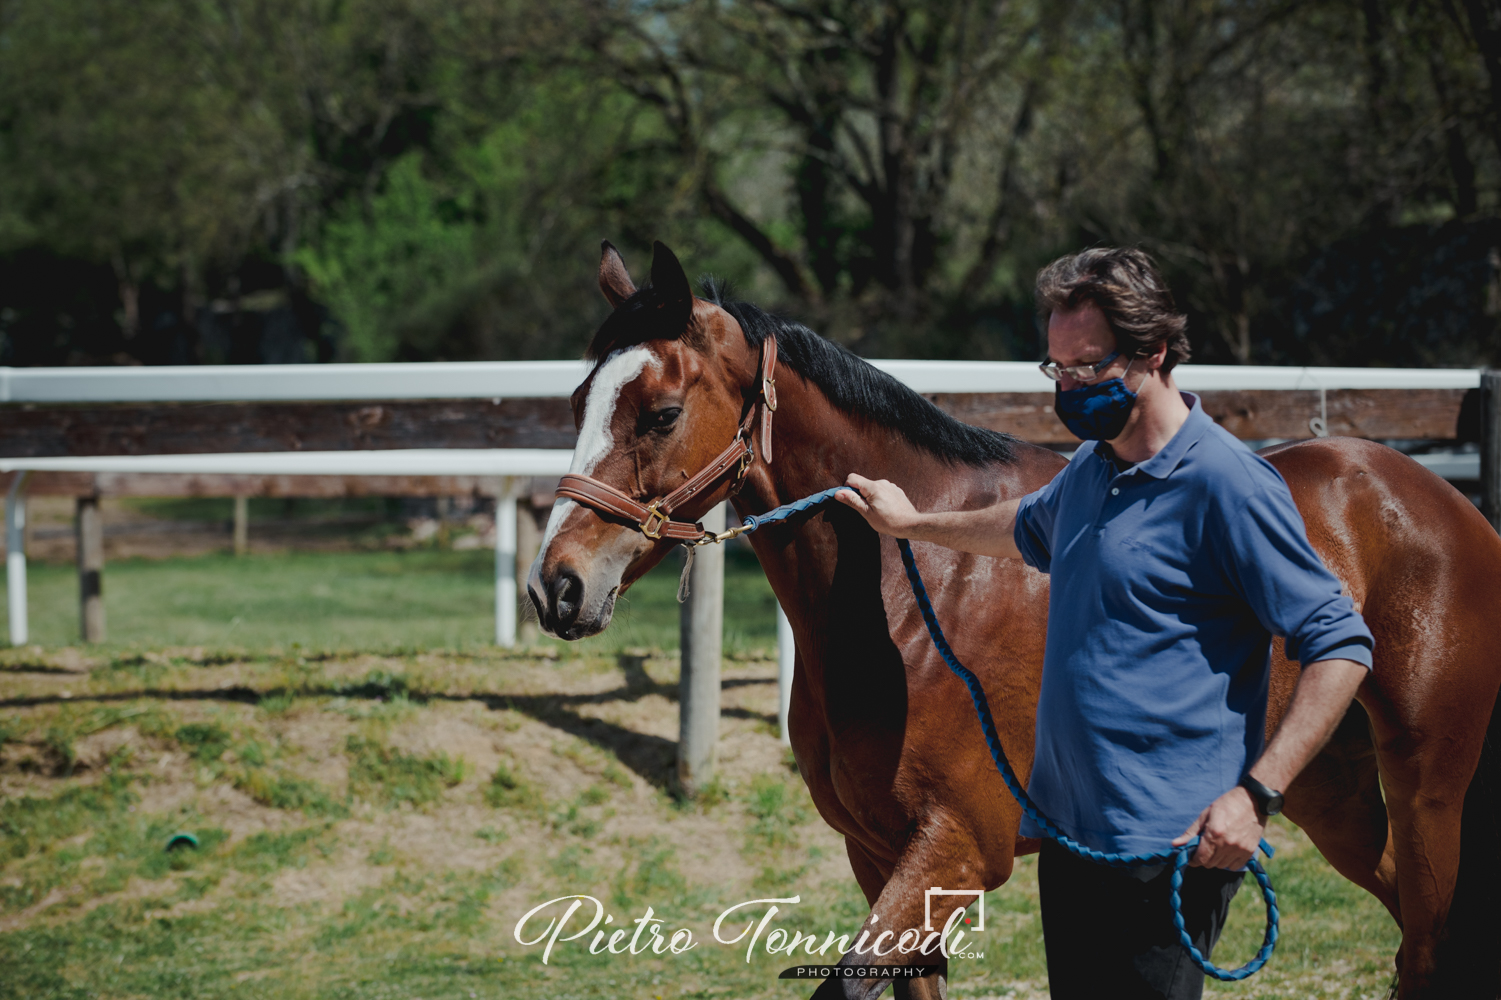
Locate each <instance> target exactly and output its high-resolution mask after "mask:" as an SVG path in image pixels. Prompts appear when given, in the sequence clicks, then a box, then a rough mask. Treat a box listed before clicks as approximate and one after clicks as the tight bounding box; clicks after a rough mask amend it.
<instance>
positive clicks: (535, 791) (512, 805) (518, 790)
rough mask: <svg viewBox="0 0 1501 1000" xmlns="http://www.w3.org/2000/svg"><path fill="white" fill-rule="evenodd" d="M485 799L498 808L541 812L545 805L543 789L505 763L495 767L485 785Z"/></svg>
mask: <svg viewBox="0 0 1501 1000" xmlns="http://www.w3.org/2000/svg"><path fill="white" fill-rule="evenodd" d="M485 801H486V802H488V803H489V804H490V805H491V806H493V807H494V808H496V809H515V810H518V811H521V812H540V811H541V810H542V809H543V808H544V807H545V801H544V799H543V797H542V791H541V789H539V788H537V787H536V786H535V785H533V784H532V783H531V782H529V781H525V780H523V779H522V778H521V777H519V776H518V775H517V774H516V772H515V771H513V770H511V768H510V767H508V766H507V765H505V764H501V765H499V766H498V767H496V769H495V773H494V774H492V775H491V776H490V782H489V784H487V785H486V786H485Z"/></svg>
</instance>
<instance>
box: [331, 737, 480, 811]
mask: <svg viewBox="0 0 1501 1000" xmlns="http://www.w3.org/2000/svg"><path fill="white" fill-rule="evenodd" d="M344 749H345V751H346V752H347V753H348V754H349V755H350V756H351V758H352V759H351V761H350V765H349V791H350V794H352V795H357V796H359V797H361V798H364V799H367V800H369V801H373V802H382V803H385V804H386V805H392V806H394V805H396V804H398V803H401V802H407V803H410V804H411V805H414V806H422V805H426V804H428V803H429V802H434V801H436V800H437V799H438V798H439V796H441V795H442V794H443V791H444V789H447V788H452V787H454V786H455V785H457V784H459V782H461V781H463V780H464V776H465V774H466V773H467V772H468V764H467V763H465V761H464V758H462V757H458V758H451V757H449V756H448V754H446V753H441V752H440V753H436V754H409V753H405V752H404V751H401V750H397V749H395V748H394V747H389V746H385V745H383V744H380V743H377V742H375V741H373V740H368V739H364V738H362V737H359V736H350V737H349V739H348V741H347V742H346V743H345V746H344Z"/></svg>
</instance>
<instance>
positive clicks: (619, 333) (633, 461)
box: [527, 243, 760, 639]
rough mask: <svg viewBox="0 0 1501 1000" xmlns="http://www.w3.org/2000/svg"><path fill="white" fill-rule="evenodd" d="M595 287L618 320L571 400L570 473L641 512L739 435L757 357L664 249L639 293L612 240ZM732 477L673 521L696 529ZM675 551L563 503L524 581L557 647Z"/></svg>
mask: <svg viewBox="0 0 1501 1000" xmlns="http://www.w3.org/2000/svg"><path fill="white" fill-rule="evenodd" d="M599 287H600V290H601V291H603V292H604V294H605V298H606V299H608V300H609V301H610V304H611V305H612V306H614V312H613V313H612V314H611V315H610V317H609V318H608V319H607V320H606V321H605V323H604V325H603V326H601V327H600V329H599V332H598V333H597V334H595V337H594V341H593V344H592V345H591V346H590V349H589V355H590V357H592V358H593V359H594V360H595V365H594V369H593V371H591V372H590V374H589V377H588V378H586V379H585V380H584V382H583V384H582V385H580V386H579V387H578V389H576V390H575V391H574V393H573V401H572V402H573V419H574V423H575V425H576V426H577V427H578V432H579V439H578V445H577V446H576V447H575V448H574V452H573V464H572V466H571V467H570V472H571V473H572V474H576V475H579V476H585V477H588V478H589V479H590V480H594V481H597V482H599V483H603V484H606V487H607V488H608V487H613V488H614V490H615V491H618V493H620V494H624V495H625V499H627V502H629V501H630V500H634V501H636V502H638V503H639V504H642V505H646V504H650V503H652V502H653V501H654V500H660V499H661V498H663V497H666V496H668V495H669V494H671V493H673V491H674V490H677V489H679V488H680V487H682V486H683V485H684V484H685V483H687V482H688V481H689V480H690V479H692V478H693V477H694V476H695V475H696V474H697V473H698V472H699V471H700V470H702V469H704V468H705V467H707V466H709V465H710V464H711V463H713V462H714V460H715V458H716V457H717V456H718V455H719V454H720V452H721V450H722V449H724V448H725V446H726V445H727V444H728V443H730V442H731V441H732V440H734V439H735V436H736V434H737V432H740V431H742V430H743V425H742V421H743V419H744V418H745V415H746V414H747V413H748V412H749V408H750V407H751V406H753V405H754V404H755V401H756V398H757V394H758V393H759V391H760V386H759V381H758V380H757V378H756V363H757V355H756V353H755V352H754V351H753V350H752V349H751V348H750V347H749V345H747V344H746V342H745V338H744V336H743V335H742V333H741V330H740V327H739V324H737V323H736V322H735V320H734V318H733V317H731V316H730V315H729V314H728V313H727V312H725V311H724V310H723V309H721V308H719V307H718V306H717V305H715V304H713V303H710V302H706V301H704V300H702V299H697V298H695V297H694V295H693V292H692V289H691V288H690V287H689V284H688V277H687V275H686V274H684V272H683V267H682V265H681V264H680V263H679V262H678V259H677V257H676V256H674V255H673V253H672V251H671V250H669V249H667V247H665V246H663V245H662V244H661V243H658V244H656V247H655V252H654V255H653V258H652V269H651V283H650V284H648V285H646V286H645V287H644V288H641V289H640V290H638V289H637V288H636V287H635V285H634V284H633V283H632V282H631V278H630V275H629V274H627V273H626V269H625V264H624V262H623V261H622V260H621V258H620V254H619V253H617V252H616V250H615V248H614V247H613V246H611V245H610V244H609V243H605V244H604V252H603V256H602V258H601V260H600V264H599ZM735 479H736V476H735V475H734V474H733V471H732V473H731V474H729V475H726V476H722V477H720V478H719V479H718V480H717V481H715V482H713V483H712V484H709V485H707V486H705V488H704V490H703V491H702V492H701V493H699V494H696V495H694V496H692V497H691V498H687V499H684V500H683V502H682V503H681V504H680V505H679V506H678V507H677V509H676V511H675V512H674V514H673V517H674V519H675V520H678V521H696V520H697V519H698V518H700V517H702V516H703V515H704V514H705V513H706V512H707V511H709V510H710V509H711V508H712V507H713V506H714V505H715V504H717V503H719V502H720V501H721V500H724V499H725V498H726V497H727V496H728V495H729V494H730V492H731V490H732V488H733V484H734V482H735ZM648 530H651V529H650V528H649V529H648ZM674 544H675V542H673V541H671V540H668V539H653V538H651V537H649V536H648V535H647V534H645V533H643V532H642V531H641V530H640V527H639V525H638V524H637V523H636V522H635V521H634V520H631V519H629V518H625V517H616V516H612V515H610V514H608V513H603V512H601V511H600V510H599V509H598V508H597V507H596V506H586V505H582V504H580V503H577V502H575V501H573V500H570V499H562V498H560V499H558V500H557V501H555V502H554V504H553V509H552V516H551V518H550V519H549V520H548V522H547V532H546V534H545V535H544V537H543V539H542V549H541V551H540V552H539V553H538V555H537V559H536V561H535V562H533V563H532V568H531V572H530V574H529V575H528V577H527V594H528V596H529V597H530V598H531V601H532V604H533V606H535V607H536V609H537V617H538V619H539V620H540V622H541V625H542V628H543V629H544V630H545V631H546V632H547V633H548V634H549V635H552V636H556V637H558V638H561V639H582V638H584V637H585V636H590V635H595V634H596V633H598V632H601V631H603V630H604V628H605V626H607V625H609V624H610V616H611V614H612V613H613V612H614V610H615V599H616V598H617V597H618V596H619V595H620V594H621V593H622V592H623V591H624V590H625V589H626V588H628V587H629V586H630V585H631V584H632V583H634V582H635V581H636V580H637V579H639V578H640V577H641V576H642V575H643V574H644V573H646V571H647V570H649V569H651V568H652V567H653V566H655V565H656V564H657V563H658V562H659V561H661V559H662V558H663V556H665V555H666V554H667V553H668V551H670V550H671V548H672V547H673V545H674Z"/></svg>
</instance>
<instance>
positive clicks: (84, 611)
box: [76, 497, 104, 642]
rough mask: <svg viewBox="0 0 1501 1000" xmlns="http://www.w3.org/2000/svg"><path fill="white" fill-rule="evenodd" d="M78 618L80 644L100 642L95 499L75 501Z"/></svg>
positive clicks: (100, 544)
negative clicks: (76, 504) (76, 508)
mask: <svg viewBox="0 0 1501 1000" xmlns="http://www.w3.org/2000/svg"><path fill="white" fill-rule="evenodd" d="M76 528H77V531H78V617H79V632H80V634H81V636H82V638H83V641H84V642H103V641H104V521H103V519H102V518H101V517H100V516H99V498H98V497H79V498H78V514H77V522H76Z"/></svg>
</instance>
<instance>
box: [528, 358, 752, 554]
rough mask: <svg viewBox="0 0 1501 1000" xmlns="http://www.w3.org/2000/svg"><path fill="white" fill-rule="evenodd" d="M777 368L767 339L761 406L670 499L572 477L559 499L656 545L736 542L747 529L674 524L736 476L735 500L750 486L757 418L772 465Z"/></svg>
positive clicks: (560, 490)
mask: <svg viewBox="0 0 1501 1000" xmlns="http://www.w3.org/2000/svg"><path fill="white" fill-rule="evenodd" d="M776 367H777V340H776V338H775V337H772V336H768V337H767V338H766V339H765V340H763V341H762V342H761V375H760V381H761V391H760V393H759V394H758V395H757V397H756V401H755V402H754V403H752V404H751V407H750V409H749V410H748V411H746V414H745V419H744V420H742V421H740V429H739V430H738V431H736V432H735V439H734V440H733V441H731V442H730V444H729V447H727V448H725V450H724V451H722V452H720V453H719V456H718V457H717V458H715V459H714V461H712V462H710V463H709V464H708V465H707V466H706V467H704V468H703V469H701V470H700V471H699V473H698V475H696V476H694V477H693V478H692V479H690V480H688V481H687V482H686V483H684V484H683V485H682V486H679V487H678V488H677V489H675V490H673V491H672V492H671V493H669V494H667V495H666V496H665V497H658V498H657V499H655V500H653V501H652V502H651V503H648V504H643V503H641V502H640V501H639V500H636V499H634V498H633V497H630V496H628V495H626V494H625V493H622V492H621V491H620V490H618V489H616V488H615V487H613V486H611V485H610V484H609V483H602V482H600V481H599V480H598V479H594V478H593V477H591V476H579V475H574V474H573V473H571V472H570V473H569V474H568V475H566V476H564V477H563V478H562V479H561V480H560V481H559V483H558V491H557V496H558V497H559V498H561V499H564V500H573V501H575V502H576V503H580V504H583V505H584V506H585V507H589V508H591V509H593V510H595V511H598V512H599V513H601V514H608V515H609V516H611V517H613V518H617V519H619V520H622V521H627V522H631V523H632V526H633V527H635V529H636V530H637V531H639V532H641V533H642V534H643V535H645V536H646V537H647V538H650V539H651V540H652V541H664V540H665V541H670V542H681V543H683V544H685V545H711V544H713V543H715V542H722V541H725V540H727V539H730V538H734V537H735V536H736V535H738V534H740V533H741V532H743V531H745V530H746V529H745V527H743V526H742V527H739V528H731V529H730V530H729V531H721V532H719V533H718V534H714V533H712V532H708V531H705V530H704V526H703V525H702V524H696V523H693V522H689V521H674V520H673V519H672V512H673V511H674V510H676V509H677V508H678V507H680V506H682V505H683V504H684V503H687V502H688V501H689V500H691V499H693V498H694V497H696V496H697V495H698V494H700V493H703V492H706V491H708V490H710V489H712V488H713V487H714V486H716V485H717V484H718V483H719V481H720V480H721V479H723V478H724V477H725V476H726V475H728V474H730V473H731V472H732V471H733V472H734V475H735V480H734V483H733V484H732V485H731V487H730V495H731V496H734V495H735V494H736V493H738V492H740V487H741V486H742V485H744V483H745V474H746V472H748V471H749V470H750V467H751V463H752V462H754V461H755V460H756V449H755V447H754V445H752V443H751V442H752V437H751V429H752V428H753V427H755V425H756V421H757V420H758V419H759V420H760V423H761V457H762V458H763V459H765V460H766V462H767V464H768V465H769V464H771V415H772V414H773V413H775V412H776V409H777V385H776V381H775V380H774V379H773V378H772V375H773V374H774V373H775V372H776Z"/></svg>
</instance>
